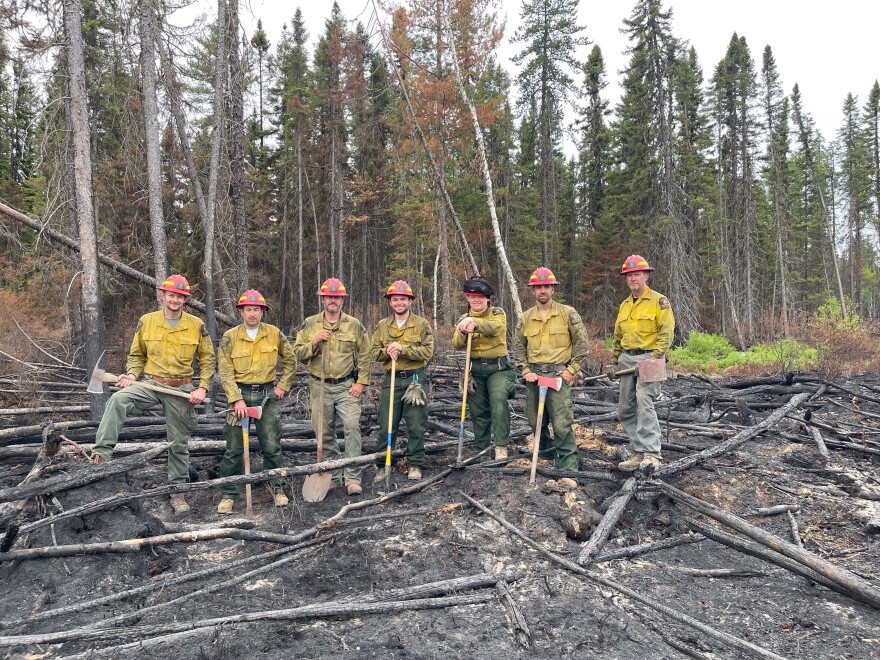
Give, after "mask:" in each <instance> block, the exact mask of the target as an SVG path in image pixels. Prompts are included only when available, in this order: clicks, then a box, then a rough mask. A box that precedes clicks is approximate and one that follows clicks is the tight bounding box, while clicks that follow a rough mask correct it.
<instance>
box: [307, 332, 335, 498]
mask: <svg viewBox="0 0 880 660" xmlns="http://www.w3.org/2000/svg"><path fill="white" fill-rule="evenodd" d="M326 357H327V353H326V351H325V350H324V347H323V345H322V346H321V391H320V392H319V393H318V420H317V422H318V423H317V424H315V437H316V438H317V439H318V463H320V462H321V453H322V449H323V444H324V442H323V436H324V366H325V363H326ZM332 478H333V475H332V474H330V473H329V472H318V473H316V474H310V475H309V476H307V477H306V480H305V481H304V482H303V490H302V493H303V499H304V500H305V501H306V502H320V501H322V500H323V499H324V498H325V497H327V491H329V490H330V480H331V479H332Z"/></svg>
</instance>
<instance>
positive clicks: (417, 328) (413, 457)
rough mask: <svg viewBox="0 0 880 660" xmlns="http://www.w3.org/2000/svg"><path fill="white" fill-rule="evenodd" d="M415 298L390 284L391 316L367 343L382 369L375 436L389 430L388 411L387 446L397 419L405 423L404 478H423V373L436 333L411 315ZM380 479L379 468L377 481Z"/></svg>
mask: <svg viewBox="0 0 880 660" xmlns="http://www.w3.org/2000/svg"><path fill="white" fill-rule="evenodd" d="M415 297H416V296H415V294H414V293H413V291H412V287H410V285H409V284H407V283H406V282H404V281H403V280H397V281H396V282H393V283H392V284H391V286H389V287H388V289H387V290H386V291H385V299H386V300H387V301H388V305H389V306H390V307H391V316H388V317H386V318H384V319H382V320H381V321H379V324H378V326H377V327H376V331H375V332H374V333H373V339H372V341H371V342H370V353H371V356H372V358H373V359H374V360H375V361H377V362H379V363H381V364H382V366H383V368H384V369H385V378H384V379H383V380H382V391H381V394H380V395H379V429H380V430H379V437H385V433H386V432H387V431H388V411H389V407H390V406H392V404H393V407H392V409H391V413H392V419H391V434H392V435H391V444H392V447H393V446H394V443H395V442H396V440H397V428H398V426H399V425H400V420H401V418H403V419H404V420H406V427H407V429H408V431H409V434H408V436H407V443H406V459H407V463H408V465H409V472H408V475H407V476H408V478H409V479H413V480H419V479H421V478H422V467H423V466H424V465H425V424H426V423H427V421H428V400H427V387H428V375H427V369H426V368H425V367H426V366H427V364H428V361H429V360H430V359H431V358H432V357H433V356H434V333H433V332H432V331H431V325H430V324H429V323H428V321H427V320H426V319H424V318H422V317H421V316H417V315H416V314H413V313H412V312H411V311H410V307H412V303H413V300H415ZM392 362H393V363H394V364H395V372H396V373H395V380H394V391H393V392H392V391H391V366H392ZM383 478H384V474H383V471H382V469H381V468H380V469H379V470H378V472H377V473H376V480H377V481H380V480H381V479H383Z"/></svg>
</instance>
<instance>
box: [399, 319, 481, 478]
mask: <svg viewBox="0 0 880 660" xmlns="http://www.w3.org/2000/svg"><path fill="white" fill-rule="evenodd" d="M473 337H474V333H473V332H469V333H468V341H467V353H466V354H465V358H464V388H462V389H463V392H462V394H461V424H460V425H459V427H458V457H457V458H456V459H455V467H460V466H461V454H462V451H463V449H464V411H465V408H466V407H467V395H468V378H469V377H470V375H471V339H473ZM389 431H390V429H389Z"/></svg>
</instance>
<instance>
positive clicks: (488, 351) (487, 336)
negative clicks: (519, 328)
mask: <svg viewBox="0 0 880 660" xmlns="http://www.w3.org/2000/svg"><path fill="white" fill-rule="evenodd" d="M466 318H471V319H472V320H473V322H474V323H475V324H476V326H477V329H476V330H475V331H474V333H473V335H474V337H473V339H471V355H472V356H473V357H475V358H495V357H504V356H506V355H507V315H506V314H505V313H504V310H503V309H501V308H500V307H487V308H486V309H485V310H483V311H482V312H481V313H479V314H477V313H476V312H473V311H471V312H468V313H467V314H462V315H461V317H460V318H459V319H458V320H459V322H461V321H463V320H464V319H466ZM452 346H453V347H455V348H465V347H466V346H467V335H465V334H462V333H460V332H459V331H458V330H456V331H455V332H454V333H453V335H452Z"/></svg>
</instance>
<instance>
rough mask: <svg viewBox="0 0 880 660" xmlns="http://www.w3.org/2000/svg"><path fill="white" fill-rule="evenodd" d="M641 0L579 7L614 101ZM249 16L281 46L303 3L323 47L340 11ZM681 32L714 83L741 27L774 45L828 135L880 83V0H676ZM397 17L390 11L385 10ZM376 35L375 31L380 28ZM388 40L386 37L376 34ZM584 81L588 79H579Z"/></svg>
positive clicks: (249, 4)
mask: <svg viewBox="0 0 880 660" xmlns="http://www.w3.org/2000/svg"><path fill="white" fill-rule="evenodd" d="M201 1H202V2H204V3H205V4H203V5H202V7H203V8H204V9H205V10H206V11H207V12H209V13H210V14H212V15H213V14H214V12H215V9H214V7H215V6H216V4H215V3H212V2H210V0H201ZM634 4H635V3H634V2H633V1H632V0H610V1H609V0H606V1H605V2H588V1H583V2H581V3H580V6H579V20H580V24H581V25H584V26H585V27H586V29H585V31H584V33H585V34H586V36H587V37H588V38H589V39H590V41H591V42H592V43H593V44H597V45H598V46H599V47H600V48H601V49H602V53H603V56H604V58H605V65H606V69H607V71H608V82H609V85H608V87H607V89H606V96H607V98H608V99H609V100H610V101H611V102H612V107H613V105H614V104H615V103H616V102H617V100H618V98H619V87H618V81H619V80H620V76H619V75H618V73H617V72H618V71H619V70H621V69H622V68H623V67H624V66H625V64H626V60H627V58H626V55H625V54H624V49H625V48H626V46H627V40H626V38H625V36H624V35H622V34H621V33H620V28H621V27H622V26H623V19H624V18H626V17H628V16H629V14H630V13H631V11H632V8H633V6H634ZM241 6H242V11H241V19H242V23H243V24H244V26H245V30H247V31H248V34H249V35H250V34H252V33H253V29H254V26H255V25H256V19H257V18H262V20H263V26H264V29H265V30H266V32H267V34H268V36H269V39H270V41H271V42H272V44H273V49H274V44H276V43H277V41H278V36H279V35H280V33H281V27H282V25H283V24H284V23H287V24H288V26H289V25H290V23H291V19H292V17H293V13H294V10H295V8H296V7H297V6H300V7H301V8H302V11H303V16H304V17H305V20H306V26H307V29H308V32H309V47H310V48H311V49H314V45H315V43H316V42H317V38H318V36H319V34H320V33H321V32H322V31H323V30H324V23H325V20H326V19H327V17H328V16H329V14H330V6H331V0H312V1H311V2H302V3H298V2H297V1H296V0H293V1H292V2H289V1H281V0H243V2H242V3H241ZM339 6H340V9H341V10H342V14H343V16H344V17H345V18H346V20H348V21H350V22H351V25H352V26H353V25H354V23H355V22H356V21H358V20H360V21H361V22H363V23H364V24H365V25H367V24H369V23H370V22H371V20H370V19H371V16H372V13H373V9H372V3H371V2H370V0H339ZM496 6H497V14H498V16H499V18H501V19H506V25H507V27H506V30H505V37H504V40H503V42H502V44H501V46H500V49H499V53H498V55H499V60H500V62H501V63H502V64H503V65H505V66H506V67H507V69H508V71H510V72H511V74H512V75H513V74H514V73H515V68H514V66H513V63H512V62H511V56H512V55H514V54H515V53H517V52H519V50H520V49H521V47H522V46H521V45H519V44H511V38H512V37H513V34H514V31H515V30H516V27H517V26H518V25H519V23H520V19H519V14H520V11H521V7H522V3H521V2H520V0H496ZM670 7H671V8H672V11H673V15H672V29H673V33H674V35H675V36H676V37H678V38H680V39H686V40H687V41H689V42H690V43H691V44H692V45H693V46H694V47H695V48H696V50H697V55H698V57H699V59H700V64H701V66H702V67H703V73H704V76H705V78H706V80H708V79H709V78H710V77H711V76H712V72H713V70H714V68H715V66H716V65H717V64H718V62H719V60H720V59H721V58H722V57H723V56H724V53H725V51H726V49H727V44H728V42H729V41H730V37H731V36H732V34H733V33H734V32H736V33H737V34H739V35H740V36H744V37H745V38H746V42H747V43H748V45H749V49H750V51H751V54H752V59H753V60H754V62H755V67H756V70H760V67H761V57H762V54H763V51H764V47H765V46H766V45H767V44H769V45H770V47H771V48H772V49H773V54H774V56H775V58H776V63H777V67H778V69H779V73H780V76H781V79H782V84H783V88H784V89H785V91H786V92H787V93H790V92H791V89H792V87H793V86H794V84H795V83H798V84H799V85H800V89H801V94H802V96H803V99H804V107H805V109H806V110H807V112H809V113H810V114H811V115H812V117H813V119H814V120H815V121H816V126H817V128H818V129H819V130H820V131H821V132H822V135H823V137H824V138H825V139H829V138H834V137H835V135H836V134H837V130H838V128H839V126H840V124H841V120H842V115H841V108H842V106H843V101H844V99H845V97H846V95H847V93H849V92H852V93H853V94H854V95H855V96H856V97H858V99H859V106H860V107H863V105H864V102H865V101H866V99H867V96H868V92H869V90H870V88H871V85H873V83H874V81H875V80H876V79H878V78H880V57H878V49H877V39H876V31H877V29H878V26H880V2H877V0H834V1H833V2H826V3H818V2H809V1H804V0H732V1H729V2H723V3H722V2H717V1H714V0H671V1H667V2H665V3H664V8H666V9H668V8H670ZM384 18H385V19H387V15H386V16H385V17H384ZM373 32H375V30H373ZM376 43H378V41H376ZM590 48H592V46H586V47H583V48H582V52H580V53H579V54H578V56H579V59H581V60H584V61H585V60H586V57H587V54H588V52H589V49H590ZM579 82H580V81H579Z"/></svg>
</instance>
